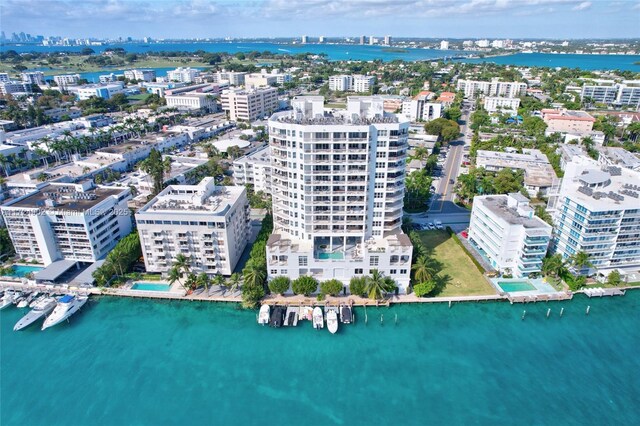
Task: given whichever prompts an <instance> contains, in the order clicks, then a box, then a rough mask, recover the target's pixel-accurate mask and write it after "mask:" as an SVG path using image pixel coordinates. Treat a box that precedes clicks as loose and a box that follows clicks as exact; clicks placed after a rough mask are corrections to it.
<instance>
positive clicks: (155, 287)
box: [131, 282, 171, 291]
mask: <svg viewBox="0 0 640 426" xmlns="http://www.w3.org/2000/svg"><path fill="white" fill-rule="evenodd" d="M131 290H141V291H169V290H171V285H170V284H158V283H144V282H138V283H133V285H132V286H131Z"/></svg>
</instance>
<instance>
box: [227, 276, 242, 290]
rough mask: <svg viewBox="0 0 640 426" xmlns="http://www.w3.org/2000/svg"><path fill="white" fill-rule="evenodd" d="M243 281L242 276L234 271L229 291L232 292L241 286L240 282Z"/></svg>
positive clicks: (230, 278)
mask: <svg viewBox="0 0 640 426" xmlns="http://www.w3.org/2000/svg"><path fill="white" fill-rule="evenodd" d="M241 281H242V277H241V276H240V274H238V273H235V272H234V273H233V274H231V276H230V277H229V291H231V292H232V293H233V292H235V291H236V290H237V289H238V287H240V282H241Z"/></svg>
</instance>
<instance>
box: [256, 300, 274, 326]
mask: <svg viewBox="0 0 640 426" xmlns="http://www.w3.org/2000/svg"><path fill="white" fill-rule="evenodd" d="M270 310H271V308H269V305H262V306H260V313H259V314H258V324H261V325H265V324H269V311H270Z"/></svg>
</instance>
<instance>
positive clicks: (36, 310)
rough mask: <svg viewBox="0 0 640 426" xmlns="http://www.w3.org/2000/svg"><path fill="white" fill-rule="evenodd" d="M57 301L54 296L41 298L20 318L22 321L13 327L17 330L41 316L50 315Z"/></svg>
mask: <svg viewBox="0 0 640 426" xmlns="http://www.w3.org/2000/svg"><path fill="white" fill-rule="evenodd" d="M56 305H57V302H56V299H55V298H53V297H47V298H45V299H42V300H40V301H39V302H38V303H36V305H35V306H34V307H33V309H32V310H30V311H29V312H28V313H27V314H26V315H25V316H23V317H22V318H20V321H18V322H17V323H16V325H15V326H14V327H13V329H14V330H15V331H18V330H22V329H23V328H25V327H28V326H29V325H31V324H33V323H34V322H36V321H37V320H39V319H40V318H42V317H44V316H46V315H49V313H51V311H53V309H54V308H55V307H56Z"/></svg>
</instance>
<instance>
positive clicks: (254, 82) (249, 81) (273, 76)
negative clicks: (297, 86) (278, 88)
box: [244, 69, 291, 89]
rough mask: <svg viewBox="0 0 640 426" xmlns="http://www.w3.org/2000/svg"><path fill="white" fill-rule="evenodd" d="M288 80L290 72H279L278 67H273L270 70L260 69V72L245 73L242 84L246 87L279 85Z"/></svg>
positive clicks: (289, 79)
mask: <svg viewBox="0 0 640 426" xmlns="http://www.w3.org/2000/svg"><path fill="white" fill-rule="evenodd" d="M288 81H291V74H289V73H284V72H280V70H278V69H273V70H271V72H267V71H266V70H262V71H261V72H257V73H252V74H247V75H245V76H244V85H245V86H246V87H247V88H248V89H255V88H257V87H269V86H273V85H280V84H284V83H286V82H288Z"/></svg>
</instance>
